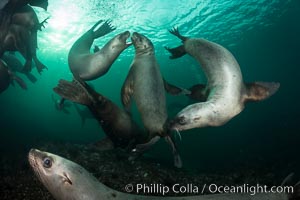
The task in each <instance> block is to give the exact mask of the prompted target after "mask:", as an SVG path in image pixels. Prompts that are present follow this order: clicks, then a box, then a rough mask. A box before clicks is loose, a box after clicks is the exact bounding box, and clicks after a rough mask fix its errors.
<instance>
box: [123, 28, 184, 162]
mask: <svg viewBox="0 0 300 200" xmlns="http://www.w3.org/2000/svg"><path fill="white" fill-rule="evenodd" d="M131 40H132V43H133V46H134V48H135V57H134V60H133V62H132V64H131V66H130V71H129V73H128V75H127V78H126V80H125V82H124V85H123V87H122V103H123V105H124V106H125V108H126V110H128V111H129V107H130V105H131V99H132V98H133V99H134V100H135V102H136V105H137V108H138V111H139V113H140V115H141V118H142V122H143V124H144V127H145V129H146V130H147V132H148V133H149V139H148V140H149V142H148V143H146V144H140V145H137V147H136V149H135V152H134V153H136V154H137V155H139V154H141V153H142V152H143V151H145V150H146V149H148V148H149V147H150V146H151V145H153V144H154V143H156V142H157V141H158V140H159V139H160V137H165V138H166V140H167V142H168V143H169V144H170V145H171V147H172V149H173V154H174V163H175V166H177V167H181V165H182V163H181V158H180V156H179V154H178V152H177V150H176V146H175V144H174V143H173V141H172V139H171V137H170V136H169V134H168V132H167V130H166V127H165V123H166V121H167V118H168V115H167V110H166V97H165V89H164V87H165V86H164V80H163V78H162V76H161V73H160V69H159V65H158V63H157V61H156V58H155V50H154V46H153V44H152V42H151V41H150V40H149V39H148V38H147V37H145V36H144V35H141V34H139V33H136V32H134V33H133V34H132V37H131Z"/></svg>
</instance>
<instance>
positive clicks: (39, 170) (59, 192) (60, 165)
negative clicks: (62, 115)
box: [28, 149, 300, 200]
mask: <svg viewBox="0 0 300 200" xmlns="http://www.w3.org/2000/svg"><path fill="white" fill-rule="evenodd" d="M28 160H29V163H30V165H31V167H32V169H33V171H34V173H35V174H36V176H37V177H38V179H39V180H40V181H41V182H42V184H43V185H44V186H45V187H46V188H47V189H48V191H49V192H50V193H51V194H52V195H53V197H54V198H55V199H56V200H69V199H72V200H124V199H126V200H137V199H139V200H158V199H162V198H163V199H166V200H296V199H298V198H299V197H300V185H296V186H295V187H294V193H293V194H287V193H284V192H282V193H272V192H266V193H262V192H260V193H257V194H256V195H251V194H247V193H244V194H239V193H235V194H231V193H224V194H211V195H199V196H183V197H166V196H163V197H161V196H143V195H135V194H128V193H123V192H119V191H116V190H114V189H112V188H109V187H107V186H105V185H104V184H102V183H101V182H99V181H98V180H97V178H96V177H94V176H93V175H91V174H90V173H89V172H88V171H87V170H85V169H84V168H83V167H82V166H80V165H78V164H76V163H74V162H72V161H70V160H67V159H65V158H63V157H60V156H57V155H54V154H51V153H48V152H42V151H39V150H37V149H31V150H30V152H29V154H28ZM129 189H131V188H130V186H129ZM132 189H133V190H134V189H136V186H135V185H132ZM160 189H162V188H160ZM169 190H172V187H171V186H170V187H169ZM199 192H200V191H199ZM161 195H162V194H161Z"/></svg>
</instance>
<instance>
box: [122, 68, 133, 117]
mask: <svg viewBox="0 0 300 200" xmlns="http://www.w3.org/2000/svg"><path fill="white" fill-rule="evenodd" d="M132 94H133V79H132V73H130V71H129V73H128V75H127V78H126V80H125V82H124V84H123V86H122V90H121V100H122V104H123V106H124V108H125V110H126V111H127V112H130V106H131V96H132Z"/></svg>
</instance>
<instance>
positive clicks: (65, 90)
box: [53, 79, 92, 105]
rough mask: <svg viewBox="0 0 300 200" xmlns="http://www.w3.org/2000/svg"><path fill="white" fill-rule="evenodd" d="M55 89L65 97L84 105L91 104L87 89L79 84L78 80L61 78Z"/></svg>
mask: <svg viewBox="0 0 300 200" xmlns="http://www.w3.org/2000/svg"><path fill="white" fill-rule="evenodd" d="M53 90H54V92H55V93H57V94H59V95H60V96H61V97H62V98H64V99H68V100H70V101H73V102H76V103H79V104H83V105H90V104H91V103H92V101H91V99H90V97H89V95H88V93H87V91H86V90H85V89H84V87H83V86H82V85H80V84H79V83H78V84H77V83H76V81H73V82H68V81H66V80H63V79H61V80H60V81H59V84H58V85H57V86H56V87H55V88H53Z"/></svg>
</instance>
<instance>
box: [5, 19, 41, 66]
mask: <svg viewBox="0 0 300 200" xmlns="http://www.w3.org/2000/svg"><path fill="white" fill-rule="evenodd" d="M35 50H36V46H35V44H34V42H33V41H32V40H31V32H30V31H29V30H28V29H27V28H25V27H23V26H21V25H17V24H10V25H9V27H8V32H7V34H6V35H5V37H4V39H3V42H1V43H0V57H1V56H2V55H3V54H4V52H5V51H19V52H20V53H21V55H22V56H23V57H24V59H25V60H26V61H25V64H24V68H23V71H25V72H29V71H31V66H32V59H34V62H35V64H36V66H40V67H39V70H38V71H39V72H40V71H41V70H40V69H43V68H45V66H44V65H43V64H42V63H41V62H40V61H39V60H38V59H37V57H36V54H35Z"/></svg>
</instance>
